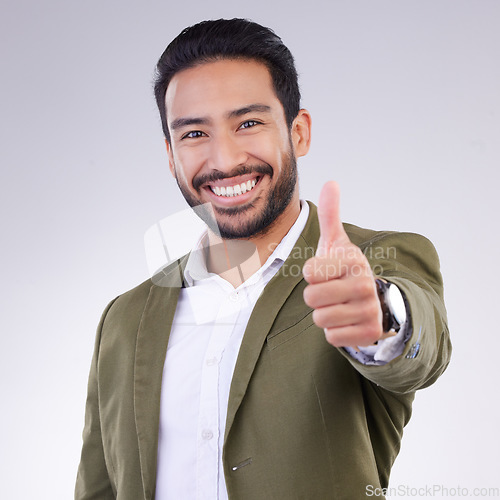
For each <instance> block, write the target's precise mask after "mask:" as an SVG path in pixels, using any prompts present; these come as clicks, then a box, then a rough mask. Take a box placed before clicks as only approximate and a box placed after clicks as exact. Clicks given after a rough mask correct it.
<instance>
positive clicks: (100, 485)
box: [75, 299, 116, 500]
mask: <svg viewBox="0 0 500 500" xmlns="http://www.w3.org/2000/svg"><path fill="white" fill-rule="evenodd" d="M115 300H116V299H115ZM113 303H114V300H113V301H112V302H111V303H110V304H109V305H108V306H107V308H106V309H105V311H104V313H103V315H102V317H101V321H100V322H99V326H98V328H97V335H96V341H95V348H94V355H93V358H92V364H91V367H90V375H89V382H88V394H87V403H86V408H85V426H84V429H83V446H82V454H81V460H80V465H79V467H78V474H77V478H76V486H75V500H107V499H114V498H115V494H114V492H113V488H112V485H111V481H110V477H109V473H108V467H107V464H106V459H105V455H104V448H103V443H102V436H101V423H100V411H99V384H98V361H99V350H100V343H101V333H102V327H103V324H104V320H105V318H106V314H107V312H108V311H109V309H110V307H111V306H112V304H113Z"/></svg>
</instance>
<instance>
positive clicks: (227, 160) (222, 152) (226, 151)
mask: <svg viewBox="0 0 500 500" xmlns="http://www.w3.org/2000/svg"><path fill="white" fill-rule="evenodd" d="M210 160H211V165H210V166H211V168H213V169H215V170H220V171H222V172H230V171H231V170H232V169H234V168H235V167H237V166H238V165H244V164H245V163H247V161H248V154H247V153H246V152H245V149H244V148H243V145H242V144H241V142H239V141H238V139H237V138H236V137H234V136H232V135H231V134H222V135H218V136H217V137H215V138H214V139H213V140H212V144H211V151H210Z"/></svg>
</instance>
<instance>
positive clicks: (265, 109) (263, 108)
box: [170, 104, 271, 130]
mask: <svg viewBox="0 0 500 500" xmlns="http://www.w3.org/2000/svg"><path fill="white" fill-rule="evenodd" d="M270 112H271V106H267V105H266V104H249V105H248V106H243V107H242V108H238V109H233V110H232V111H229V112H228V113H227V117H228V118H237V117H239V116H243V115H246V114H248V113H270ZM209 123H210V120H209V119H208V118H204V117H191V118H190V117H187V118H176V119H175V120H174V121H173V122H172V125H171V126H170V127H171V129H172V130H177V129H179V128H182V127H190V126H191V125H207V124H209Z"/></svg>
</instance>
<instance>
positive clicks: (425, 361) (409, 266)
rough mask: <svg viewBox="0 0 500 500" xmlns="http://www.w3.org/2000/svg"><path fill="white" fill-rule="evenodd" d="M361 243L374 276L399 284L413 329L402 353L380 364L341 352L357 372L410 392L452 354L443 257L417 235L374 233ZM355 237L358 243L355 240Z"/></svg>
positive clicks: (437, 373) (438, 372) (430, 377)
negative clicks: (443, 278)
mask: <svg viewBox="0 0 500 500" xmlns="http://www.w3.org/2000/svg"><path fill="white" fill-rule="evenodd" d="M371 236H372V237H371V238H369V239H368V240H367V241H366V240H365V241H360V238H359V237H357V235H356V234H355V230H354V234H353V235H352V237H353V240H354V241H355V242H356V243H357V244H358V246H360V248H361V249H362V250H363V252H364V254H365V255H366V256H367V258H368V261H369V262H370V265H371V267H372V270H373V273H374V274H375V275H376V276H379V277H383V278H385V279H386V280H387V281H390V282H392V283H394V284H396V285H397V286H398V287H399V289H400V290H401V291H402V292H403V293H404V294H405V296H406V299H407V301H408V303H409V306H410V315H411V316H410V317H411V319H410V321H411V328H412V333H411V337H410V338H409V339H408V340H407V342H406V345H405V349H404V351H403V353H402V354H401V355H400V356H398V357H396V358H395V359H393V360H392V361H390V362H389V363H387V364H385V365H381V366H374V365H364V364H362V363H361V362H359V361H357V360H355V359H354V358H352V357H351V356H350V355H349V354H348V353H347V352H346V351H345V350H344V349H340V351H341V353H342V354H343V356H344V357H345V358H346V359H347V360H349V362H350V363H351V364H352V365H353V367H354V368H356V370H358V372H359V373H361V374H362V375H363V376H364V377H366V378H367V379H369V380H370V381H372V382H374V383H375V384H377V385H379V386H381V387H383V388H385V389H387V390H390V391H392V392H396V393H407V392H412V391H415V390H417V389H421V388H423V387H427V386H429V385H431V384H432V383H434V382H435V381H436V380H437V378H438V377H439V376H440V375H441V374H442V373H443V372H444V370H445V369H446V367H447V366H448V363H449V361H450V356H451V342H450V336H449V331H448V325H447V315H446V309H445V305H444V292H443V280H442V276H441V272H440V265H439V258H438V255H437V252H436V250H435V248H434V246H433V245H432V243H431V242H430V241H429V240H428V239H427V238H425V237H423V236H420V235H418V234H414V233H397V232H380V233H373V234H372V235H371ZM356 240H357V241H356Z"/></svg>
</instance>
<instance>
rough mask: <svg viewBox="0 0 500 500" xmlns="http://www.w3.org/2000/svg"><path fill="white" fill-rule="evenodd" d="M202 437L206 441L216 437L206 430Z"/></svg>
mask: <svg viewBox="0 0 500 500" xmlns="http://www.w3.org/2000/svg"><path fill="white" fill-rule="evenodd" d="M201 437H202V438H203V439H204V440H205V441H209V440H210V439H212V438H213V437H214V433H213V432H212V431H211V430H210V429H204V430H203V431H202V433H201Z"/></svg>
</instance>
